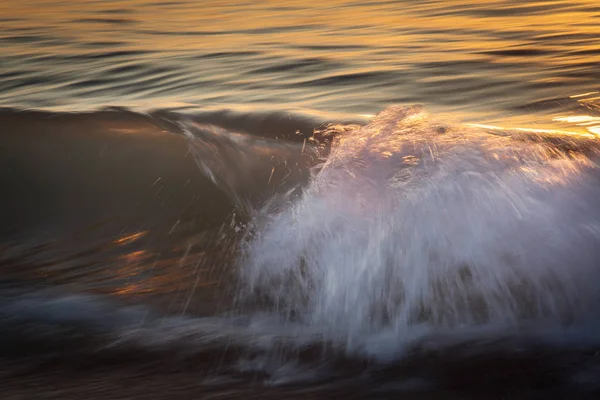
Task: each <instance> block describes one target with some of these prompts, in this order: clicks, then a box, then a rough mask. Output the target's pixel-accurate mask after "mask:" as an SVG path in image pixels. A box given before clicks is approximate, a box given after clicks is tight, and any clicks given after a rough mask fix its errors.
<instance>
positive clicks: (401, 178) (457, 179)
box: [200, 107, 600, 358]
mask: <svg viewBox="0 0 600 400" xmlns="http://www.w3.org/2000/svg"><path fill="white" fill-rule="evenodd" d="M332 129H334V127H332ZM340 131H343V132H342V133H340V134H339V135H338V136H337V137H336V138H335V139H334V142H333V144H332V146H331V151H330V154H329V155H328V157H327V158H326V160H325V161H324V162H323V163H322V164H321V165H317V166H315V167H314V172H313V174H312V177H311V178H310V182H309V183H308V184H307V185H306V186H305V188H304V190H303V194H302V196H301V198H299V199H298V198H294V199H290V200H289V202H288V203H287V205H286V206H285V207H283V209H282V208H281V206H278V207H277V210H275V211H272V210H269V207H270V206H269V205H266V206H264V208H263V209H262V211H261V212H259V213H257V214H256V215H255V218H254V224H253V228H252V229H251V232H249V233H248V234H247V237H246V239H245V241H244V243H243V245H242V256H241V259H240V261H239V274H240V277H239V281H240V283H239V284H240V301H241V302H242V303H244V302H254V303H257V304H259V307H260V308H261V311H268V312H271V311H272V312H275V313H276V314H277V315H279V316H280V318H281V319H282V320H283V321H284V322H286V323H287V324H298V325H299V326H304V327H309V328H310V331H312V332H318V333H319V334H320V335H322V337H323V338H324V339H325V340H326V341H331V342H333V343H337V344H340V345H342V346H343V347H344V348H345V349H346V350H347V351H349V352H351V353H354V352H358V353H362V354H365V353H366V354H369V355H371V356H376V357H381V358H385V357H390V354H394V352H396V351H399V350H400V349H401V348H404V347H405V346H406V345H407V344H409V343H410V342H411V341H414V340H417V339H419V340H420V339H423V338H424V337H426V336H431V335H436V334H450V335H452V336H456V337H457V338H460V336H461V335H467V333H469V334H473V333H475V334H477V333H481V334H483V333H486V334H489V332H490V331H493V332H501V334H502V335H504V334H516V333H518V332H521V333H523V332H529V333H531V332H542V333H543V332H545V333H553V334H554V335H557V334H558V332H559V330H565V329H571V330H572V329H575V330H577V329H578V328H579V327H582V326H584V325H586V324H588V323H589V322H590V320H591V318H592V317H594V316H597V311H598V306H597V305H598V300H599V296H598V287H599V286H598V284H599V283H600V269H599V268H598V263H597V260H598V259H599V257H600V246H599V245H600V225H599V223H598V221H600V209H599V208H598V206H597V199H598V198H600V185H599V183H600V182H599V179H598V173H597V170H596V168H595V167H596V164H595V162H594V160H595V158H596V156H597V148H596V147H595V146H594V145H593V143H591V141H586V140H585V139H578V138H560V137H555V138H548V137H542V136H540V135H539V134H529V133H528V134H520V135H519V136H516V135H509V134H505V135H499V134H491V133H489V132H484V131H482V130H481V129H476V128H470V127H465V126H450V127H449V126H443V125H440V124H438V123H436V122H435V121H434V120H433V119H432V118H431V117H430V116H428V115H427V114H426V113H425V112H424V111H423V110H422V109H421V108H419V107H411V108H403V107H391V108H389V109H386V110H385V111H383V112H381V113H380V114H379V115H378V116H376V117H375V118H374V119H373V120H372V121H371V122H370V123H369V124H367V125H366V126H363V127H353V128H351V129H340ZM215 156H218V155H217V154H215ZM202 162H203V161H202V160H200V163H202ZM204 165H206V164H204ZM229 189H230V190H232V188H231V187H230V188H229ZM267 204H268V203H267ZM298 329H300V328H298ZM461 340H462V339H461ZM390 346H392V347H390Z"/></svg>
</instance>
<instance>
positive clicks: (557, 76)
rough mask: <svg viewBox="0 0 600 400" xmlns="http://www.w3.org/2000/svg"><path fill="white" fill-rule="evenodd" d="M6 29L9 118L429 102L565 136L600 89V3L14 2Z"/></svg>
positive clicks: (350, 110)
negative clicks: (33, 111)
mask: <svg viewBox="0 0 600 400" xmlns="http://www.w3.org/2000/svg"><path fill="white" fill-rule="evenodd" d="M0 15H1V16H2V20H1V21H2V23H1V24H0V41H1V42H2V46H1V47H0V63H1V64H2V71H1V76H0V78H1V79H0V82H1V83H0V84H1V87H0V104H2V105H6V106H24V107H51V108H54V109H61V110H64V109H69V110H73V109H77V110H80V109H82V108H87V109H89V108H95V107H98V106H106V105H113V106H115V105H125V106H130V107H138V108H147V107H151V108H154V107H192V108H207V107H211V108H219V109H223V108H236V109H239V108H242V109H260V110H264V109H272V108H283V109H285V110H287V111H289V110H296V109H304V110H312V111H313V112H314V111H317V112H318V113H344V114H374V113H377V112H379V111H380V110H382V109H383V108H385V107H386V106H387V105H389V104H391V103H424V104H426V105H427V106H428V107H431V108H432V109H433V110H443V111H453V112H458V113H460V115H461V117H463V118H464V119H470V120H477V121H478V122H484V121H485V122H492V121H494V122H502V123H508V122H512V123H514V124H517V123H518V124H523V123H527V124H535V125H551V124H552V122H551V118H548V116H552V117H556V116H562V115H563V114H564V113H565V111H568V110H571V109H573V108H575V107H576V106H577V105H578V103H577V101H570V100H569V97H570V96H573V95H579V94H583V93H588V92H593V91H596V90H598V80H599V79H600V46H599V45H598V43H599V42H600V29H599V28H598V27H599V25H600V6H598V4H597V2H596V1H595V0H573V1H571V0H569V1H527V2H522V1H516V0H501V1H492V2H483V3H482V2H480V1H470V0H461V1H455V0H449V1H409V0H405V1H351V0H333V1H327V2H312V1H309V2H306V1H294V0H287V1H279V0H277V1H274V0H273V1H271V0H267V1H260V2H242V1H215V0H207V1H203V2H201V3H199V2H197V1H185V0H183V1H160V2H159V1H150V0H133V1H85V2H78V3H73V2H61V1H41V0H32V1H27V2H21V1H16V0H8V1H4V2H2V4H1V5H0ZM509 120H511V121H509Z"/></svg>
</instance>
